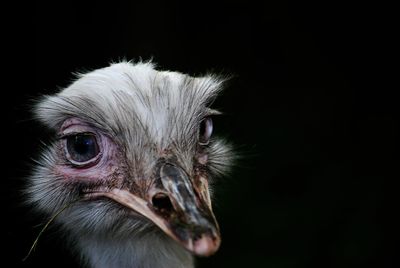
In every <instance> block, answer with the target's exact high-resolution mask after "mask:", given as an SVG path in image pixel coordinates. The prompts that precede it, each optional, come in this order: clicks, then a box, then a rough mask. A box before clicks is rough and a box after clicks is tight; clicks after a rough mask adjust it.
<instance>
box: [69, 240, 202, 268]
mask: <svg viewBox="0 0 400 268" xmlns="http://www.w3.org/2000/svg"><path fill="white" fill-rule="evenodd" d="M77 244H78V250H79V251H80V252H81V255H82V257H83V259H84V261H85V262H86V263H87V264H88V267H91V268H113V267H118V268H159V267H160V268H161V267H162V268H193V267H194V265H193V257H192V256H191V254H190V253H189V252H187V251H186V250H185V249H183V248H182V247H181V246H180V245H178V244H177V243H176V242H175V241H173V240H172V239H170V238H168V237H167V236H165V235H164V234H160V233H154V232H153V233H148V234H145V235H141V236H133V237H118V238H115V237H110V236H107V235H105V236H104V235H101V236H95V235H83V236H79V238H78V240H77Z"/></svg>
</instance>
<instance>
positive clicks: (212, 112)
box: [205, 108, 222, 117]
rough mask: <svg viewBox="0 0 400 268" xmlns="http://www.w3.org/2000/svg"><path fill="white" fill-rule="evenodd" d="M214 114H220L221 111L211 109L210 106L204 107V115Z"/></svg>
mask: <svg viewBox="0 0 400 268" xmlns="http://www.w3.org/2000/svg"><path fill="white" fill-rule="evenodd" d="M214 115H222V112H220V111H218V110H214V109H211V108H207V109H206V116H205V117H208V116H214Z"/></svg>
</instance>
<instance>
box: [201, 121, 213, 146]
mask: <svg viewBox="0 0 400 268" xmlns="http://www.w3.org/2000/svg"><path fill="white" fill-rule="evenodd" d="M212 131H213V122H212V119H211V117H207V118H205V119H204V120H203V121H201V123H200V134H199V135H200V136H199V142H200V144H201V145H207V144H208V142H209V141H210V137H211V134H212Z"/></svg>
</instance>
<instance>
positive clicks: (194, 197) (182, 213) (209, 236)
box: [96, 163, 221, 256]
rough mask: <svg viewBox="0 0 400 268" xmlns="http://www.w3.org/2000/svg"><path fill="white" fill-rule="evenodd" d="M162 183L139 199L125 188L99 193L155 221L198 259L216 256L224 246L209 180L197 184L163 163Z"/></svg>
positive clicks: (176, 168) (159, 172) (178, 170)
mask: <svg viewBox="0 0 400 268" xmlns="http://www.w3.org/2000/svg"><path fill="white" fill-rule="evenodd" d="M158 174H159V181H158V182H157V183H155V184H154V185H157V186H153V187H151V189H150V190H148V191H147V193H146V194H145V195H146V197H145V198H141V197H139V196H138V195H137V194H134V193H132V192H131V191H129V190H125V189H116V188H115V189H112V190H111V191H107V192H101V193H96V195H100V196H106V197H108V198H110V199H112V200H114V201H116V202H118V203H120V204H122V205H124V206H126V207H128V208H130V209H132V210H134V211H136V212H137V213H139V214H141V215H143V216H144V217H146V218H148V219H149V220H151V221H152V222H153V223H154V224H155V225H157V226H158V227H160V228H161V230H163V231H164V232H165V233H166V234H167V235H169V236H170V237H171V238H173V239H174V240H175V241H177V242H178V243H180V244H181V245H182V246H184V247H185V248H186V249H187V250H189V251H190V252H192V253H193V254H195V255H198V256H209V255H212V254H214V253H215V252H216V251H217V250H218V248H219V245H220V243H221V238H220V232H219V227H218V223H217V221H216V219H215V216H214V214H213V212H212V208H211V201H210V195H209V189H208V182H207V180H206V178H203V177H196V178H195V179H193V181H192V180H191V179H190V178H189V177H188V176H187V175H186V173H185V172H184V171H183V170H182V169H181V168H179V167H178V166H176V165H174V164H171V163H163V164H161V165H160V166H159V168H158Z"/></svg>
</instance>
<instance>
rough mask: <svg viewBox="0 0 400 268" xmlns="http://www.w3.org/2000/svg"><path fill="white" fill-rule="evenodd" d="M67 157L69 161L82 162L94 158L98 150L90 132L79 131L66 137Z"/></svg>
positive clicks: (93, 136) (94, 138)
mask: <svg viewBox="0 0 400 268" xmlns="http://www.w3.org/2000/svg"><path fill="white" fill-rule="evenodd" d="M66 149H67V158H68V160H70V161H71V162H73V163H74V162H76V163H77V164H83V163H85V162H88V161H89V160H91V159H93V158H95V157H96V156H97V155H98V154H99V152H100V150H99V146H98V144H97V140H96V137H95V135H94V134H92V133H80V134H75V135H70V136H68V137H67V138H66Z"/></svg>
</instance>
